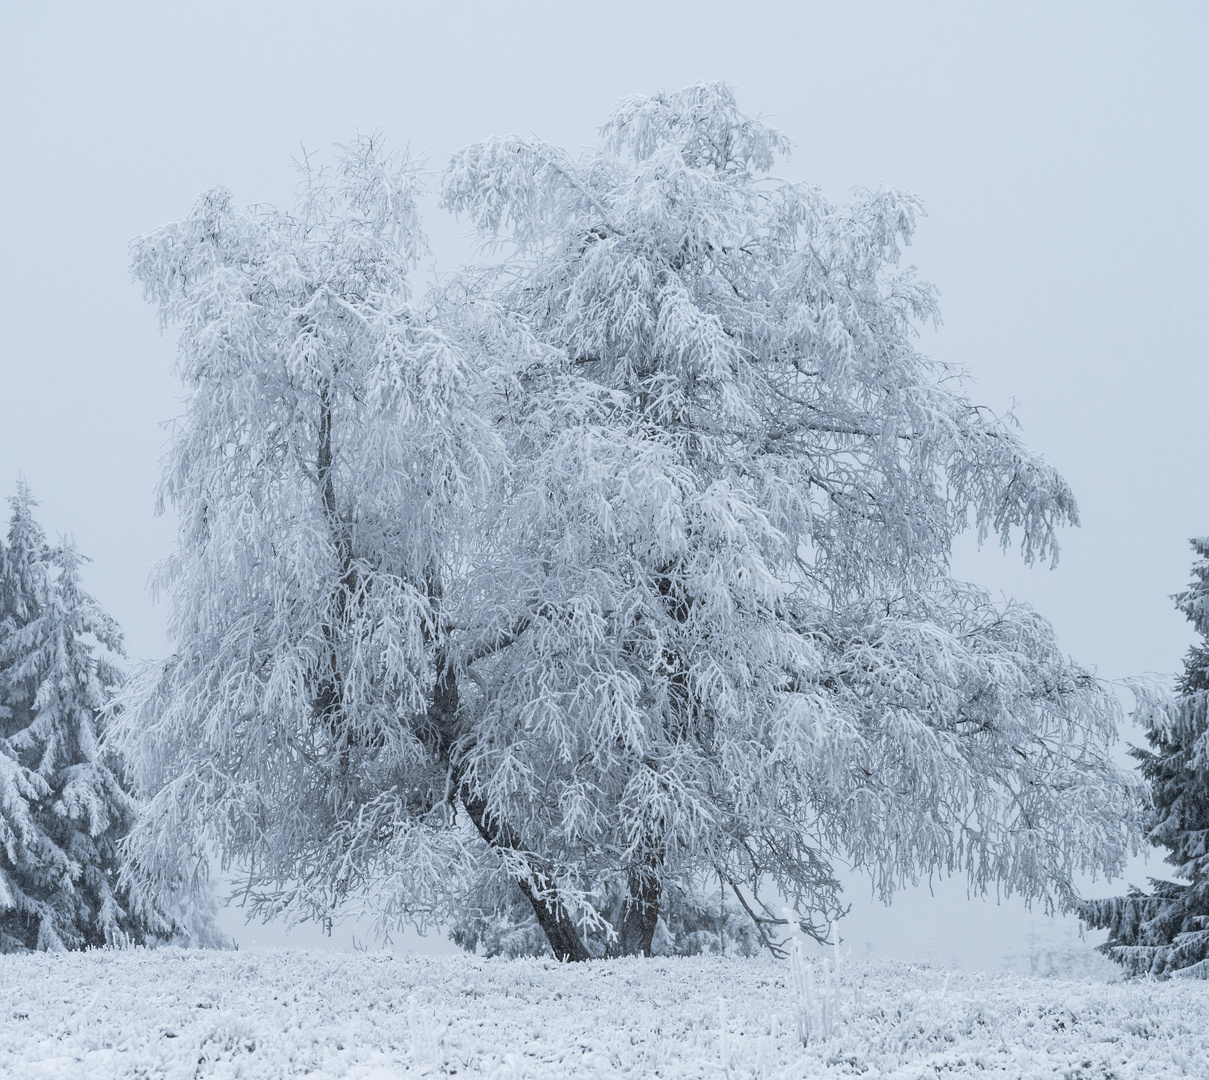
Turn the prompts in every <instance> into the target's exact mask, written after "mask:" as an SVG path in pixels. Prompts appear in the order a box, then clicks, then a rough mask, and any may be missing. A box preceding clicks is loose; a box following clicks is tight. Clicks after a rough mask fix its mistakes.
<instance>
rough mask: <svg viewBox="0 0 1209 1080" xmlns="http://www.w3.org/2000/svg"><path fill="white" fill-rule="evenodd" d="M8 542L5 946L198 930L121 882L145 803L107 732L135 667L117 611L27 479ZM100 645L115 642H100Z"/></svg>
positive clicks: (3, 573)
mask: <svg viewBox="0 0 1209 1080" xmlns="http://www.w3.org/2000/svg"><path fill="white" fill-rule="evenodd" d="M10 502H11V505H12V511H13V512H12V518H11V522H10V526H9V531H8V542H7V544H3V543H0V952H12V951H18V950H23V949H64V948H67V949H79V948H86V947H89V946H99V945H119V944H126V943H143V942H146V941H155V940H160V939H167V938H172V937H175V938H176V939H177V940H180V941H187V940H189V938H188V935H187V934H186V933H185V931H184V927H183V925H177V924H176V923H175V922H174V921H173V919H172V918H171V917H170V916H168V915H166V914H164V913H163V912H162V910H161V909H160V908H159V907H158V906H157V905H155V904H154V903H149V902H144V901H143V900H142V899H141V898H140V897H139V896H137V895H133V896H132V895H131V893H130V892H129V891H128V890H127V889H125V888H123V887H122V886H121V885H120V884H119V880H118V878H119V872H120V869H121V859H120V853H119V850H118V845H119V843H120V841H121V840H122V838H123V836H125V834H126V833H127V831H128V830H129V828H130V826H131V824H132V823H133V821H134V818H135V815H136V811H137V807H136V805H135V803H134V802H133V800H132V799H131V796H130V795H129V794H128V792H127V791H126V790H125V788H124V787H123V785H122V783H121V780H120V775H121V765H120V762H119V761H118V760H117V759H116V758H115V757H114V755H113V754H112V753H111V752H109V751H107V750H105V749H104V748H103V747H102V745H101V741H100V737H101V734H102V731H101V717H102V713H103V710H104V708H105V706H106V704H107V700H108V698H109V696H110V694H111V693H112V692H113V690H114V689H115V688H116V687H117V686H118V685H119V683H120V682H121V673H120V671H119V670H118V668H116V667H115V666H114V664H113V663H112V662H111V661H110V660H109V659H107V656H106V653H108V654H113V655H118V656H120V655H121V652H122V640H121V634H120V632H119V631H118V628H117V625H116V624H115V623H114V621H113V620H112V619H111V618H110V617H109V616H108V615H106V614H105V613H104V612H103V611H102V610H101V609H100V607H99V606H98V605H97V603H96V601H95V600H93V599H92V597H90V596H89V595H88V594H87V593H86V592H84V591H83V590H82V589H81V587H80V576H79V567H80V562H81V556H80V555H78V554H77V553H76V551H75V548H74V547H73V546H72V544H71V543H70V542H68V543H64V544H62V545H60V546H58V547H55V548H51V547H50V546H49V545H48V543H47V541H46V537H45V534H44V533H43V531H42V529H41V527H40V526H39V525H38V523H37V522H36V521H35V520H34V517H33V507H34V506H35V505H36V504H35V502H34V500H33V498H32V497H31V496H30V493H29V491H28V489H27V488H26V487H25V485H24V484H22V485H21V486H20V487H19V488H18V493H17V495H16V497H15V498H13V499H11V500H10ZM98 647H99V648H100V649H101V650H102V651H101V652H100V653H98Z"/></svg>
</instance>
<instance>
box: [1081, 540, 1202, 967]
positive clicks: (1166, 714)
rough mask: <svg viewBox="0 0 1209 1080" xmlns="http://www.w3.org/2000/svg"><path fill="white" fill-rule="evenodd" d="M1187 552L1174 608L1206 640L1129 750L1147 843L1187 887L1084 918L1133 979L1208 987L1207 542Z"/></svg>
mask: <svg viewBox="0 0 1209 1080" xmlns="http://www.w3.org/2000/svg"><path fill="white" fill-rule="evenodd" d="M1191 543H1192V547H1193V550H1194V551H1195V552H1196V553H1197V555H1198V556H1199V559H1198V561H1197V562H1196V563H1195V564H1194V565H1193V581H1192V585H1191V587H1190V588H1189V589H1188V590H1187V591H1185V592H1183V593H1180V594H1179V595H1177V596H1176V597H1175V600H1176V604H1177V606H1178V607H1179V609H1180V610H1181V611H1182V612H1183V613H1184V614H1185V615H1186V616H1187V617H1188V619H1189V621H1191V622H1192V624H1193V625H1194V626H1195V627H1196V631H1197V633H1198V634H1200V635H1201V640H1200V643H1199V644H1196V645H1193V646H1192V648H1191V649H1189V650H1188V655H1187V657H1186V658H1185V660H1184V672H1183V675H1182V676H1181V678H1180V679H1179V680H1178V682H1177V696H1176V697H1175V698H1174V699H1170V698H1164V697H1163V696H1162V695H1152V694H1148V693H1146V691H1145V690H1144V689H1142V688H1139V690H1140V698H1139V705H1140V708H1139V714H1140V718H1141V719H1143V720H1144V722H1145V725H1146V739H1147V741H1148V742H1149V743H1150V749H1144V748H1140V747H1135V748H1134V749H1132V750H1131V753H1132V754H1133V756H1134V757H1135V758H1137V759H1138V762H1139V765H1138V768H1139V769H1140V771H1141V772H1142V775H1143V776H1145V777H1146V780H1147V781H1148V782H1149V784H1150V790H1151V806H1150V809H1149V822H1148V824H1149V832H1148V839H1149V840H1150V842H1151V843H1152V844H1153V845H1154V846H1155V847H1163V848H1166V849H1167V856H1166V858H1165V860H1164V861H1165V862H1167V863H1168V864H1169V865H1171V866H1173V867H1175V872H1176V875H1177V877H1179V878H1182V879H1183V880H1182V881H1169V880H1159V879H1156V878H1151V879H1150V892H1149V893H1147V892H1143V891H1142V890H1141V889H1137V888H1133V889H1131V890H1130V891H1129V894H1128V895H1127V896H1122V897H1113V898H1111V899H1106V900H1092V901H1089V902H1087V903H1086V904H1085V905H1084V906H1083V909H1082V915H1083V918H1084V920H1085V921H1087V922H1088V923H1090V925H1092V926H1094V927H1097V928H1101V929H1104V928H1107V930H1108V931H1109V935H1108V940H1107V941H1106V942H1105V943H1104V944H1103V945H1102V946H1101V947H1100V948H1101V950H1102V951H1103V952H1104V953H1106V954H1107V955H1108V956H1110V957H1112V959H1114V960H1116V961H1117V962H1118V963H1120V964H1121V965H1122V966H1124V968H1125V970H1126V971H1127V972H1128V973H1129V974H1131V975H1155V976H1169V975H1171V974H1173V973H1175V972H1177V971H1178V972H1180V974H1182V975H1191V976H1195V977H1199V978H1209V537H1202V538H1200V539H1197V540H1193V541H1192V542H1191Z"/></svg>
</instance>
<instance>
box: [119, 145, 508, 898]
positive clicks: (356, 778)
mask: <svg viewBox="0 0 1209 1080" xmlns="http://www.w3.org/2000/svg"><path fill="white" fill-rule="evenodd" d="M416 183H417V170H416V167H415V166H414V165H413V164H412V163H410V162H408V161H404V160H396V159H393V158H388V157H384V156H382V155H381V153H380V151H379V147H378V146H377V145H376V144H375V143H374V141H373V140H368V139H363V140H359V141H358V142H356V143H354V144H353V145H351V146H350V147H348V148H347V149H346V151H345V152H344V153H343V155H342V156H341V157H340V160H339V162H338V164H337V166H336V167H335V169H334V170H333V171H331V172H325V171H322V170H317V169H312V168H310V166H309V165H305V166H304V177H303V183H302V186H301V190H300V194H299V198H298V201H297V205H296V206H295V208H294V209H293V211H289V212H287V211H276V210H258V209H252V210H242V209H239V208H237V207H236V206H235V205H234V204H233V202H232V200H231V197H230V195H229V193H227V192H226V191H224V190H221V189H220V190H216V191H212V192H210V193H208V194H206V195H204V196H202V197H201V198H200V199H199V201H198V202H197V204H196V206H195V207H194V209H193V211H192V212H191V213H190V214H189V215H188V216H187V217H186V218H185V219H183V220H182V221H180V222H177V223H175V224H171V225H168V226H166V227H164V228H163V229H160V230H159V231H157V232H155V233H152V234H149V235H148V236H145V237H142V238H141V239H139V240H137V241H135V243H134V245H133V257H134V272H135V274H136V276H137V278H138V279H139V280H141V281H142V282H143V284H144V286H145V289H146V293H147V296H148V298H149V299H151V300H153V301H155V302H156V303H157V304H158V305H159V307H160V311H161V316H162V319H163V321H164V323H165V324H168V323H176V324H179V325H180V327H181V336H180V352H179V361H178V366H177V370H178V373H179V375H180V376H181V378H182V380H183V381H184V383H185V386H186V389H187V404H186V410H185V415H184V417H183V419H182V421H181V423H180V424H179V426H178V428H177V430H176V433H175V437H174V440H173V449H172V454H171V460H170V464H169V466H168V470H167V473H166V476H165V479H164V483H163V487H162V495H163V498H164V500H165V501H166V502H168V503H170V504H171V506H172V507H173V509H174V510H175V511H176V513H177V515H178V517H179V522H180V524H179V542H178V546H177V551H176V554H175V555H174V556H173V557H172V559H171V560H170V561H169V562H168V564H167V565H166V566H165V567H164V570H163V575H162V582H163V587H164V588H165V589H166V590H167V592H168V595H169V597H170V600H171V605H172V610H171V631H172V633H173V635H174V637H175V644H176V648H175V652H174V653H173V655H172V656H171V657H170V658H169V659H168V660H167V661H166V662H164V663H162V664H159V665H154V666H152V667H150V668H145V669H142V670H141V671H140V672H139V673H138V674H137V675H136V677H135V678H134V679H133V680H132V684H131V689H130V693H129V695H128V698H127V705H128V707H127V708H126V710H125V711H124V713H123V714H122V716H121V718H120V733H119V734H120V741H121V742H122V744H123V745H124V746H125V747H126V749H127V750H128V751H129V753H130V757H131V760H132V763H133V767H134V773H135V776H136V778H137V781H138V784H139V787H140V790H142V791H145V792H147V793H148V794H149V796H150V797H151V799H152V801H151V804H150V811H149V813H148V814H147V815H146V816H145V817H144V818H143V825H142V826H141V827H140V829H139V830H138V831H137V832H136V834H135V835H134V837H133V838H132V843H131V859H132V862H131V868H132V873H133V874H135V875H136V876H139V877H141V878H142V879H144V880H148V881H150V882H152V883H154V882H155V881H157V880H160V879H163V878H165V876H166V879H167V880H173V879H175V878H177V877H179V876H180V875H183V874H188V873H189V872H191V867H194V866H196V865H198V864H199V863H203V862H204V861H205V858H206V855H205V845H206V843H207V842H211V841H212V842H214V843H215V844H217V846H218V848H219V850H220V851H221V852H222V854H223V857H224V859H225V860H226V862H227V863H228V865H229V866H230V867H231V869H232V870H233V872H235V873H238V874H243V875H244V881H245V884H246V886H247V890H248V893H249V895H250V896H251V898H252V903H253V908H254V910H257V911H259V912H262V913H266V914H271V913H272V912H274V911H277V910H280V909H289V910H291V911H293V912H298V913H300V914H303V915H311V916H316V917H320V918H328V917H330V915H331V912H332V910H333V908H334V907H335V906H336V905H337V904H338V903H339V902H341V901H342V900H343V899H345V898H347V897H348V896H350V895H355V894H357V893H359V892H362V891H364V889H365V887H367V886H368V885H373V884H375V883H376V884H377V885H378V886H379V892H380V893H383V894H385V895H387V898H388V902H389V904H391V905H393V906H394V908H393V909H398V910H401V911H403V912H404V913H405V914H406V916H407V917H420V918H423V917H425V916H426V915H432V914H441V913H444V912H448V911H449V910H450V904H451V899H450V898H451V896H452V895H453V894H454V893H456V892H457V890H458V888H459V885H458V882H459V881H461V880H462V879H463V878H464V877H465V876H467V875H469V873H470V872H471V869H472V864H473V858H472V855H471V854H470V853H468V852H467V848H466V841H467V839H468V834H467V833H466V830H465V828H464V827H462V826H460V825H459V823H455V821H454V820H453V818H454V808H455V806H456V805H457V803H458V800H459V795H460V791H461V784H460V780H459V769H460V766H459V764H458V762H457V761H456V760H455V753H454V742H455V738H454V732H453V731H452V728H451V727H450V724H451V722H452V719H453V716H454V714H455V713H456V707H457V688H456V684H455V682H454V681H453V680H452V679H450V680H446V679H445V678H444V672H445V668H446V667H447V659H446V658H447V655H448V649H449V640H450V636H451V635H452V634H453V633H455V632H463V633H472V632H474V631H476V630H477V626H476V627H471V628H467V627H466V626H464V625H462V624H460V623H459V616H458V610H457V603H458V599H459V595H460V594H459V592H458V590H457V589H456V584H457V580H458V576H459V575H462V576H464V569H463V568H464V565H465V563H466V562H467V561H468V560H469V559H470V558H472V557H473V555H474V552H475V546H474V542H473V531H472V529H471V528H470V527H469V522H470V521H471V520H472V518H473V516H474V513H475V511H476V507H477V506H478V504H479V502H480V501H481V497H482V492H483V490H484V486H485V478H486V476H487V474H488V471H489V468H490V467H491V466H492V465H493V463H495V462H496V459H498V457H499V452H500V447H499V445H498V443H499V440H498V439H497V438H496V437H495V436H494V435H493V434H492V433H491V432H490V431H489V429H488V428H487V426H486V425H485V424H484V422H483V420H482V417H481V416H480V415H479V411H478V409H477V406H476V401H475V384H476V376H475V373H474V370H473V369H472V367H471V365H470V363H469V361H468V359H467V358H466V357H465V356H464V355H463V353H462V352H461V351H460V350H459V349H458V347H457V346H456V343H453V342H451V341H450V340H448V339H447V338H446V337H445V335H444V334H443V333H442V332H441V330H440V328H439V327H438V326H436V325H434V323H433V322H432V320H431V319H430V317H429V314H428V313H427V312H426V311H424V310H422V309H419V308H417V307H415V306H414V305H413V304H412V303H411V302H410V287H409V284H408V273H409V271H410V269H411V268H412V266H413V264H414V262H415V260H416V258H417V256H418V254H419V253H420V251H421V250H422V248H423V242H424V241H423V238H422V235H421V233H420V231H419V223H418V219H417V213H416V206H415V192H416ZM461 591H462V593H464V589H463V590H461ZM476 805H477V804H476V803H475V802H474V800H473V799H471V800H470V807H471V808H472V809H471V817H472V818H474V817H475V814H474V810H473V807H474V806H476ZM476 822H477V824H478V825H479V826H480V828H481V829H482V830H483V834H484V835H485V836H487V837H488V838H489V839H490V838H495V839H498V840H499V841H500V842H501V843H502V844H503V846H504V847H507V846H508V845H507V836H497V835H496V833H494V832H493V831H492V826H491V824H490V823H488V822H486V821H485V820H483V819H482V817H481V814H480V815H479V816H478V818H477V819H476ZM393 909H392V910H393Z"/></svg>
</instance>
